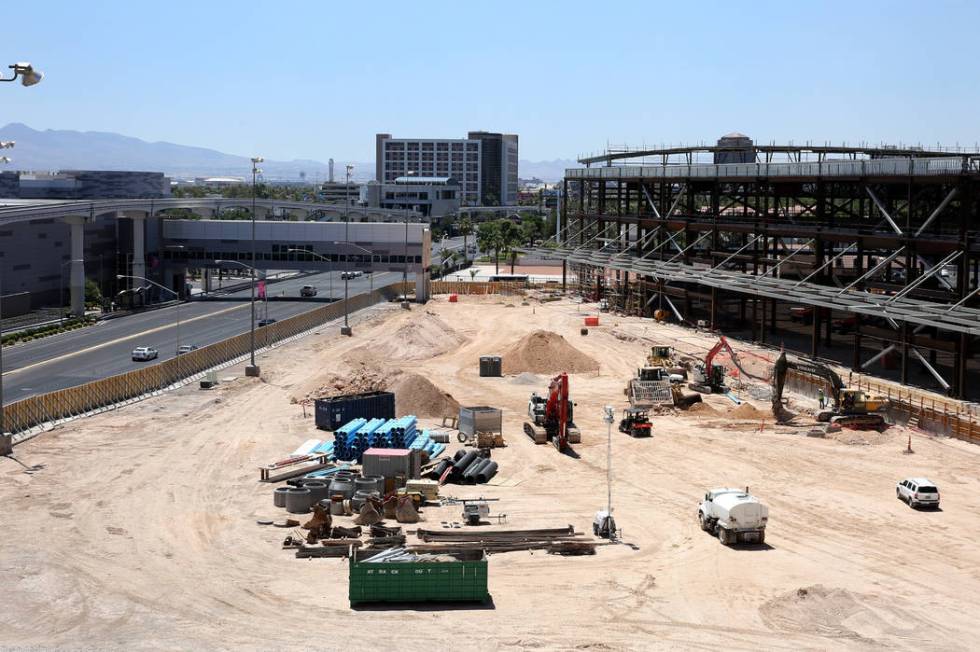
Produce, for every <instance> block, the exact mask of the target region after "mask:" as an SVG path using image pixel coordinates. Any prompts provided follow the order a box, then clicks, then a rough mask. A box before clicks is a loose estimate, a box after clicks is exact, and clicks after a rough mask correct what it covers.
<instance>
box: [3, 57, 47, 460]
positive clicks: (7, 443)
mask: <svg viewBox="0 0 980 652" xmlns="http://www.w3.org/2000/svg"><path fill="white" fill-rule="evenodd" d="M8 68H10V69H11V70H12V71H13V76H12V77H0V82H12V81H15V80H16V79H17V78H18V77H20V83H21V84H23V85H24V86H33V85H34V84H36V83H38V82H39V81H41V78H42V77H44V73H43V72H41V71H40V70H34V66H32V65H31V64H30V63H27V62H18V63H15V64H13V65H11V66H8ZM13 146H14V141H12V140H10V141H4V142H3V143H0V149H8V148H10V147H13ZM0 159H2V160H3V162H4V163H10V158H8V157H6V156H4V157H0ZM0 282H2V279H0ZM59 300H60V299H59ZM6 432H7V419H6V413H5V410H4V407H3V288H2V286H0V451H2V453H0V454H7V453H9V452H11V451H13V437H12V436H10V435H7V434H6Z"/></svg>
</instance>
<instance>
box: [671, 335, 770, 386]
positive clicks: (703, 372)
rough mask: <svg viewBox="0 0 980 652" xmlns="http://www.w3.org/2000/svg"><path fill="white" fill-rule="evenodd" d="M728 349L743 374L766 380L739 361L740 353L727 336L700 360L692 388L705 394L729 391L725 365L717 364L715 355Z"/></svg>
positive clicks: (695, 368)
mask: <svg viewBox="0 0 980 652" xmlns="http://www.w3.org/2000/svg"><path fill="white" fill-rule="evenodd" d="M722 349H724V350H726V351H728V354H729V355H730V356H731V357H732V364H734V365H735V367H736V368H737V369H738V370H739V371H740V372H741V373H742V375H744V376H747V377H749V378H754V379H756V380H766V379H765V378H762V377H760V376H756V375H754V374H751V373H749V372H748V371H746V370H745V368H743V367H742V363H741V362H739V359H738V354H737V353H735V349H733V348H732V346H731V344H729V343H728V340H726V339H725V336H724V335H722V336H721V337H719V338H718V342H717V343H716V344H715V345H714V346H713V347H711V350H709V351H708V354H707V355H706V356H704V361H703V362H698V363H697V364H696V365H695V367H694V373H693V376H694V377H693V378H692V379H691V382H690V383H689V385H690V387H691V389H693V390H695V391H698V392H703V393H705V394H712V393H721V394H724V393H726V392H728V385H726V384H725V365H720V364H715V363H714V361H715V356H716V355H718V353H719V352H720V351H721V350H722Z"/></svg>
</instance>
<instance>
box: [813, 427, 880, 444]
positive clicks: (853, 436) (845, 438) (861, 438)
mask: <svg viewBox="0 0 980 652" xmlns="http://www.w3.org/2000/svg"><path fill="white" fill-rule="evenodd" d="M892 430H893V429H891V428H889V429H888V430H886V431H884V432H878V431H877V430H851V429H850V428H842V429H841V430H838V431H836V432H835V431H833V430H831V431H829V432H828V433H827V437H829V438H830V439H833V440H835V441H838V442H840V443H842V444H847V445H849V446H879V445H881V444H887V443H890V442H893V441H895V440H896V437H895V433H894V432H892Z"/></svg>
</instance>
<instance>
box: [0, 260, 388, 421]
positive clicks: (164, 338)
mask: <svg viewBox="0 0 980 652" xmlns="http://www.w3.org/2000/svg"><path fill="white" fill-rule="evenodd" d="M401 277H402V275H401V274H399V273H396V272H381V273H376V274H374V279H373V280H374V285H375V287H381V286H383V285H388V284H390V283H394V282H395V281H398V280H400V279H401ZM331 284H332V286H333V296H334V297H336V298H338V299H342V298H343V295H344V282H343V281H342V280H340V273H339V272H331V273H323V274H315V275H311V276H302V277H299V278H290V279H287V280H284V281H280V282H278V283H272V284H269V286H268V294H269V297H270V298H272V300H270V301H269V302H268V303H265V302H257V303H256V319H263V318H264V317H265V314H266V306H267V307H268V316H269V318H271V319H277V320H278V319H285V318H287V317H292V316H294V315H298V314H300V313H303V312H306V311H308V310H312V309H314V308H316V307H318V306H320V305H324V304H325V303H328V302H330V292H329V291H330V286H331ZM304 285H313V286H314V287H316V288H317V289H318V290H319V292H318V295H317V297H315V298H314V299H312V300H311V299H305V300H299V290H300V288H301V287H303V286H304ZM370 286H371V279H370V277H368V276H365V277H361V278H357V279H354V280H352V281H350V282H349V293H350V295H351V296H354V295H356V294H360V293H362V292H367V291H368V290H369V288H370ZM249 295H250V291H249V289H247V288H246V289H245V290H240V291H238V292H234V293H230V294H226V295H222V296H221V297H220V298H218V299H216V300H199V299H198V300H194V301H191V302H188V303H183V304H180V305H179V306H170V307H167V308H160V309H157V310H149V311H147V312H142V313H137V314H133V315H127V316H124V317H119V318H116V319H109V320H104V321H102V322H100V323H98V324H97V325H95V326H91V327H88V328H83V329H80V330H77V331H72V332H70V333H63V334H61V335H52V336H50V337H46V338H43V339H40V340H36V341H33V342H27V343H24V344H17V345H14V346H11V347H9V348H4V350H3V370H4V371H3V404H4V405H6V404H8V403H12V402H14V401H18V400H20V399H22V398H26V397H28V396H32V395H34V394H43V393H45V392H50V391H54V390H56V389H64V388H66V387H72V386H74V385H80V384H82V383H87V382H89V381H92V380H96V379H99V378H105V377H107V376H112V375H115V374H119V373H123V372H126V371H132V370H133V369H137V368H139V367H140V366H142V365H146V364H153V362H149V363H146V362H133V360H132V358H131V352H132V350H133V349H134V348H136V347H138V346H149V347H153V348H155V349H157V350H158V351H159V352H160V357H159V360H165V359H167V358H171V357H173V356H174V354H175V352H176V350H177V346H178V344H177V335H178V329H177V318H178V316H179V318H180V343H181V344H194V345H197V346H204V345H207V344H213V343H215V342H219V341H221V340H223V339H227V338H229V337H233V336H235V335H238V334H240V333H245V332H248V330H249V316H250V309H249V305H250V304H249V301H248V298H249ZM279 297H282V298H281V299H280V298H279ZM291 298H292V299H293V300H290V299H291Z"/></svg>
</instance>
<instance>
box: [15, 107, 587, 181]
mask: <svg viewBox="0 0 980 652" xmlns="http://www.w3.org/2000/svg"><path fill="white" fill-rule="evenodd" d="M0 140H13V141H16V142H17V145H16V147H15V149H13V150H8V152H6V153H8V154H9V155H10V157H11V158H12V159H13V161H12V162H11V163H10V165H9V166H8V168H9V169H16V170H31V171H35V172H41V171H44V172H49V171H57V170H142V171H153V172H163V173H164V174H166V175H168V176H171V177H177V178H193V177H202V176H203V177H209V176H236V177H245V176H247V175H248V174H249V171H250V170H251V167H252V164H251V161H250V160H249V157H247V156H237V155H234V154H226V153H224V152H219V151H217V150H213V149H207V148H205V147H194V146H191V145H178V144H175V143H167V142H155V143H151V142H147V141H145V140H140V139H139V138H133V137H130V136H124V135H122V134H117V133H112V132H104V131H72V130H63V129H45V130H43V131H39V130H36V129H32V128H31V127H29V126H27V125H25V124H22V123H18V122H14V123H11V124H8V125H6V126H4V127H0ZM346 163H347V161H344V162H342V163H341V162H340V161H339V160H338V162H337V164H336V165H335V168H334V169H335V174H336V175H337V178H339V177H340V176H341V175H342V174H343V166H344V164H346ZM576 165H577V164H576V163H575V161H571V160H562V159H556V160H554V161H525V160H520V161H519V162H518V168H519V174H520V176H521V178H525V179H530V178H532V177H537V178H539V179H542V180H544V181H557V180H558V179H561V178H562V177H563V176H564V171H565V168H567V167H574V166H576ZM262 170H263V173H264V176H265V178H266V179H270V180H297V181H298V180H299V179H300V174H301V173H305V175H306V179H308V180H310V181H312V180H314V179H326V178H327V172H328V165H327V164H326V163H324V162H322V161H313V160H307V159H295V160H292V161H272V160H266V161H265V162H264V163H262ZM354 178H355V179H357V180H358V181H366V180H370V179H373V178H374V162H368V161H365V162H354Z"/></svg>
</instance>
